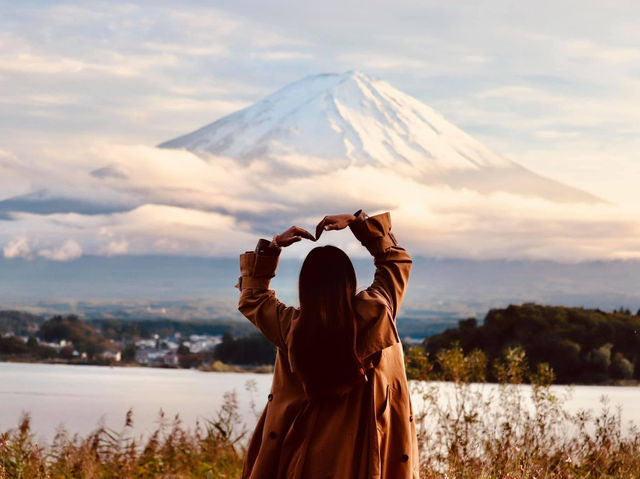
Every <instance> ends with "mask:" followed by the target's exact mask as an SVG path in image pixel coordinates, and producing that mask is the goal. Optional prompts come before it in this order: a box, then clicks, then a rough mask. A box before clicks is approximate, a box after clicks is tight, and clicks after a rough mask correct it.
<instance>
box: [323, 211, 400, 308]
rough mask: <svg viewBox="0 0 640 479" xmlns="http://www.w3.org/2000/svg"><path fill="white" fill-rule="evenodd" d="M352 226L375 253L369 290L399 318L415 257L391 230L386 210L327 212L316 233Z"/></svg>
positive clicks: (355, 234) (361, 239)
mask: <svg viewBox="0 0 640 479" xmlns="http://www.w3.org/2000/svg"><path fill="white" fill-rule="evenodd" d="M347 226H349V228H350V229H351V231H352V232H353V234H354V236H355V237H356V238H357V239H358V240H359V241H360V243H362V245H363V246H364V247H365V248H367V250H369V252H370V253H371V255H372V256H373V262H374V264H375V266H376V272H375V276H374V280H373V283H372V284H371V286H369V287H368V288H367V290H366V291H367V292H369V293H371V294H375V295H377V296H379V297H381V298H382V299H384V300H385V302H386V303H387V305H388V307H389V309H390V312H391V316H392V318H393V319H394V320H395V318H396V316H397V314H398V310H399V309H400V305H401V304H402V299H403V297H404V293H405V289H406V287H407V283H408V281H409V273H410V271H411V264H412V261H411V257H410V256H409V253H407V251H406V250H405V249H404V248H403V247H402V246H400V245H398V241H397V240H396V238H395V236H394V235H393V233H391V215H390V214H389V213H382V214H379V215H375V216H371V217H368V216H367V215H366V214H365V213H364V212H363V211H362V210H359V211H357V212H356V213H354V214H353V215H349V214H344V215H334V216H325V217H324V219H323V220H322V221H321V222H320V223H319V224H318V228H317V231H316V237H318V236H319V233H321V232H322V231H329V230H339V229H343V228H346V227H347Z"/></svg>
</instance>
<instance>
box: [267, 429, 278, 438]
mask: <svg viewBox="0 0 640 479" xmlns="http://www.w3.org/2000/svg"><path fill="white" fill-rule="evenodd" d="M276 437H278V435H277V434H276V433H275V432H274V431H271V432H270V433H269V439H275V438H276Z"/></svg>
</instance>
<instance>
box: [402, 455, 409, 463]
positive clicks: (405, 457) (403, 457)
mask: <svg viewBox="0 0 640 479" xmlns="http://www.w3.org/2000/svg"><path fill="white" fill-rule="evenodd" d="M408 460H409V456H407V455H406V454H403V455H402V462H407V461H408Z"/></svg>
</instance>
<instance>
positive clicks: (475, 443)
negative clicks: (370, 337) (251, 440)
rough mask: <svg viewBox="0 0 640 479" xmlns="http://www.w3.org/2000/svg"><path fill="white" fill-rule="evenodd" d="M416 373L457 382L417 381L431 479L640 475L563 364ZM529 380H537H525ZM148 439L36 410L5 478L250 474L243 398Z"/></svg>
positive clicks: (451, 360) (6, 453)
mask: <svg viewBox="0 0 640 479" xmlns="http://www.w3.org/2000/svg"><path fill="white" fill-rule="evenodd" d="M408 357H409V358H410V364H408V368H412V375H414V374H417V375H424V376H428V377H430V378H432V379H437V380H439V381H448V383H447V385H446V387H443V385H442V384H441V383H438V382H434V381H417V380H413V381H411V382H410V385H411V388H412V397H413V398H414V408H415V411H414V417H415V422H416V424H417V432H418V440H419V447H420V454H421V476H420V477H421V478H423V479H431V478H434V479H435V478H439V479H440V478H450V479H453V478H457V479H466V478H468V479H471V478H474V479H515V478H518V479H529V478H531V479H533V478H536V479H542V478H545V479H553V478H576V479H577V478H584V479H587V478H589V479H591V478H616V479H624V478H637V477H640V431H638V429H637V428H635V427H634V426H631V427H630V428H629V429H628V430H625V428H623V426H622V423H621V419H620V411H619V410H616V409H612V408H611V406H610V405H609V403H608V402H607V401H606V399H603V402H602V404H601V409H600V411H599V412H598V413H596V414H593V413H590V412H587V411H578V412H576V413H573V414H571V413H569V412H567V410H566V407H565V402H566V400H567V399H568V398H569V395H570V389H567V390H566V391H565V392H564V393H561V394H559V393H554V391H556V390H555V389H554V390H553V391H552V389H551V387H550V386H551V384H552V382H553V379H554V375H553V371H551V370H550V369H549V368H548V366H546V365H544V364H543V365H540V366H538V368H537V369H536V371H533V372H532V371H529V368H528V366H527V361H526V357H525V355H524V353H523V351H522V350H521V349H518V348H512V349H507V350H505V352H504V355H503V358H502V360H501V361H498V362H496V363H495V364H492V365H490V366H491V367H493V368H494V372H495V375H496V377H498V378H499V380H500V383H499V385H497V386H495V387H492V388H486V387H482V385H481V384H480V385H479V384H478V383H482V382H483V381H484V379H485V378H484V375H485V372H486V370H487V364H486V363H485V361H486V359H483V355H481V354H478V353H475V352H472V353H470V354H469V355H465V354H463V352H462V350H461V349H460V348H459V347H457V346H454V347H452V348H451V349H448V350H443V351H441V352H440V353H439V354H438V356H437V357H436V358H434V359H433V361H431V360H430V358H428V357H417V356H416V354H415V352H414V354H413V355H411V354H410V355H408ZM522 383H529V384H530V387H523V386H522ZM159 419H160V420H159V423H158V427H157V429H156V431H155V432H154V433H153V434H152V435H151V436H149V438H148V439H146V440H144V441H140V440H138V441H137V440H136V439H135V438H134V437H135V436H134V434H133V417H132V414H131V412H129V413H128V414H127V417H126V420H125V424H124V427H123V429H122V430H121V431H113V430H110V429H107V428H104V427H99V428H98V429H96V430H95V431H94V432H93V433H91V434H89V435H88V436H86V437H79V436H70V435H68V434H67V433H66V432H64V431H62V432H60V433H58V434H57V435H56V437H55V438H54V440H53V441H52V443H51V444H49V445H46V446H40V445H38V444H37V443H36V441H35V439H34V434H33V433H32V431H31V425H30V421H29V416H28V415H25V416H23V417H22V419H21V420H20V423H19V425H18V427H17V428H15V429H12V430H9V431H6V432H4V433H0V478H2V479H5V478H25V479H27V478H28V479H32V478H33V479H39V478H52V479H57V478H87V479H92V478H122V479H128V478H166V479H168V478H175V479H178V478H205V479H214V478H215V479H218V478H239V477H240V474H241V470H242V457H243V452H244V451H243V446H242V445H243V444H244V440H245V439H246V437H247V436H246V435H247V430H246V429H244V428H240V429H239V426H238V425H239V424H241V421H240V418H239V415H238V403H237V398H236V395H235V393H228V394H226V395H225V401H224V404H223V406H222V407H221V408H220V410H219V411H218V413H217V414H216V416H215V417H214V418H213V419H211V420H208V421H205V422H203V423H197V424H196V426H195V428H193V429H189V428H186V427H185V426H184V425H183V424H182V422H181V421H180V418H179V417H175V418H172V419H167V418H165V417H164V415H163V414H162V413H161V414H160V418H159Z"/></svg>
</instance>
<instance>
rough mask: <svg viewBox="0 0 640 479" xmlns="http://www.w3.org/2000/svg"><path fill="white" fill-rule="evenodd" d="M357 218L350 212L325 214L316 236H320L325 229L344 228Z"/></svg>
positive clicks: (317, 227) (317, 228)
mask: <svg viewBox="0 0 640 479" xmlns="http://www.w3.org/2000/svg"><path fill="white" fill-rule="evenodd" d="M355 220H356V217H355V216H353V215H350V214H344V215H331V216H325V217H324V218H322V221H321V222H320V223H318V226H316V238H319V237H320V235H321V234H322V232H323V231H332V230H341V229H344V228H346V227H347V226H349V225H350V224H351V223H353V222H354V221H355Z"/></svg>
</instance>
